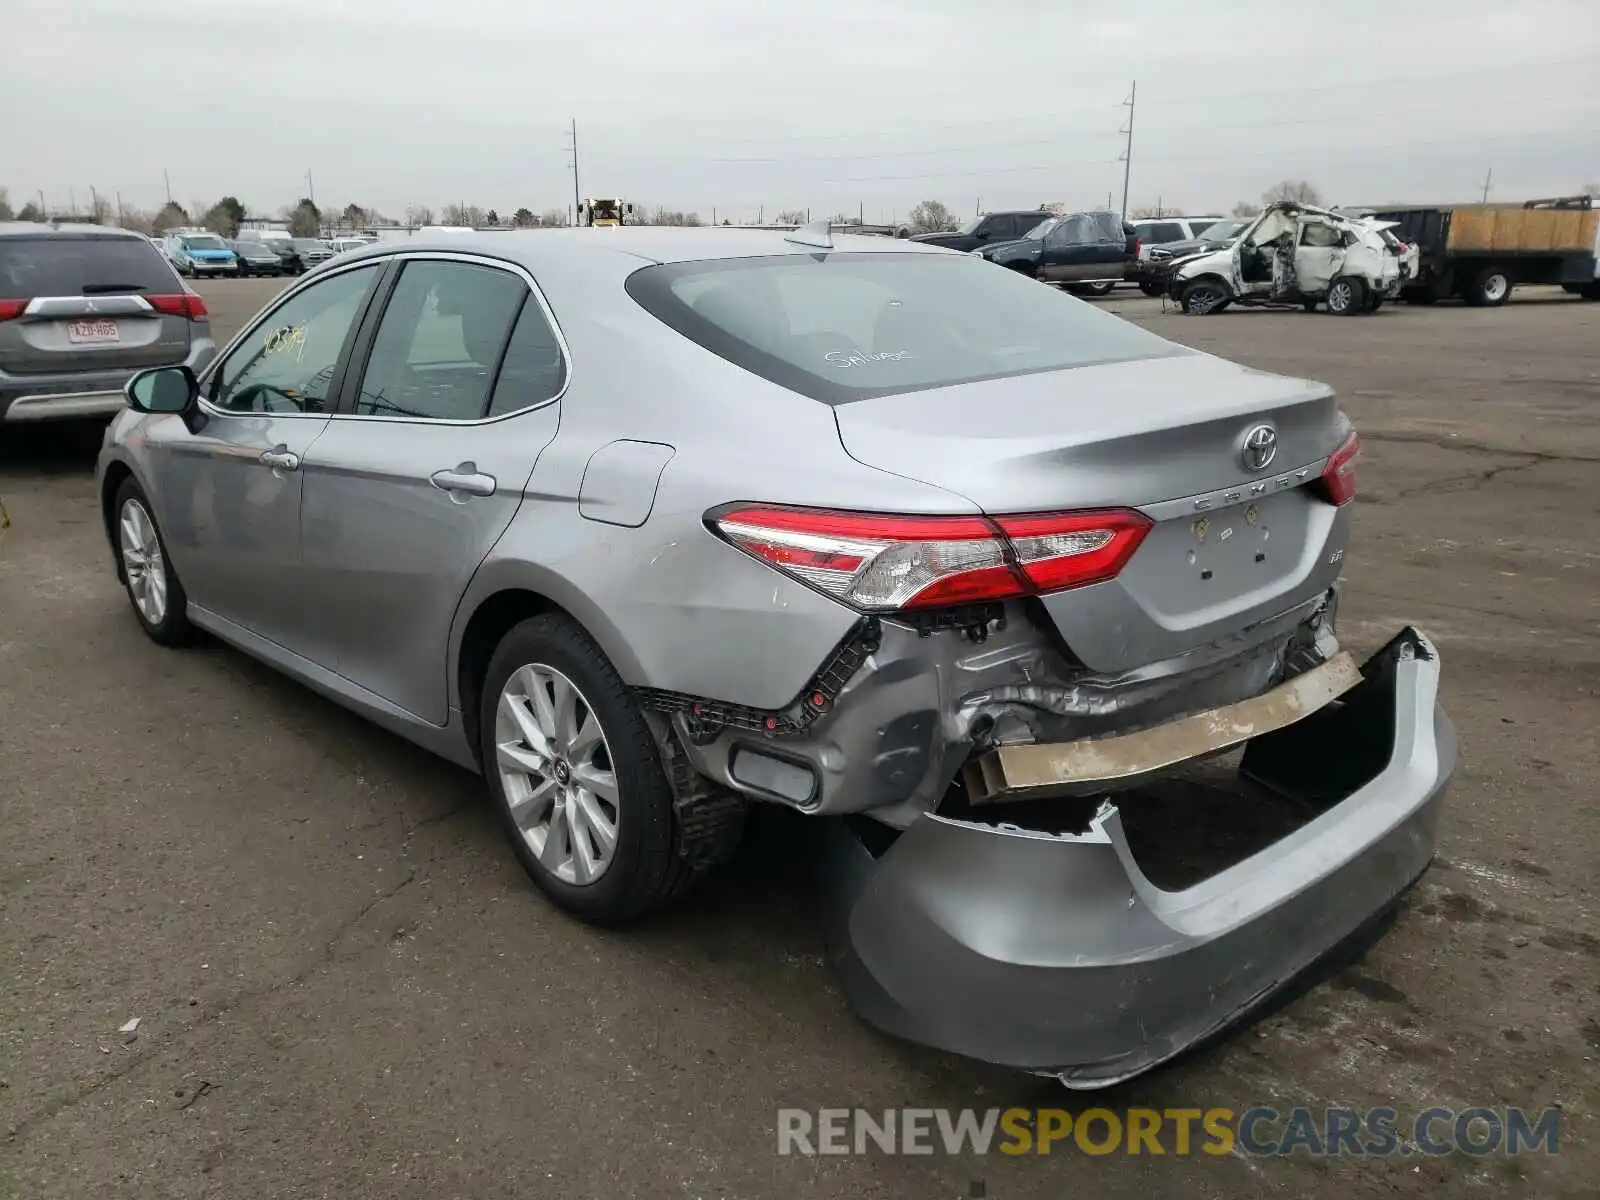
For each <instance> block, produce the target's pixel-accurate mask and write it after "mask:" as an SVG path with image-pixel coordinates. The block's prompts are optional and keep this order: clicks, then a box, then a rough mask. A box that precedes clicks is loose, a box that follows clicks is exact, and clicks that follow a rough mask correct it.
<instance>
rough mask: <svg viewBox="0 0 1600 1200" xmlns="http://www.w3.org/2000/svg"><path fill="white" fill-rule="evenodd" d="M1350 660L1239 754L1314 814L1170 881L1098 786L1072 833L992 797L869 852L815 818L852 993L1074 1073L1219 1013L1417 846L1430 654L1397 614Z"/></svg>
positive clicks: (919, 1033)
mask: <svg viewBox="0 0 1600 1200" xmlns="http://www.w3.org/2000/svg"><path fill="white" fill-rule="evenodd" d="M1361 674H1362V680H1361V682H1360V683H1359V684H1358V685H1356V686H1355V687H1354V688H1352V689H1350V690H1348V691H1346V692H1344V694H1343V695H1342V696H1341V698H1340V699H1338V700H1337V701H1335V702H1333V703H1331V704H1329V705H1327V706H1326V707H1323V708H1321V709H1319V710H1318V711H1316V712H1315V713H1313V714H1312V715H1311V716H1309V717H1307V718H1305V719H1304V720H1301V721H1298V722H1296V723H1294V724H1290V725H1287V726H1286V727H1283V728H1280V729H1277V730H1275V731H1274V732H1271V733H1268V734H1265V735H1264V736H1261V737H1257V738H1255V739H1254V740H1252V741H1250V742H1248V743H1247V745H1246V750H1245V755H1244V759H1243V761H1242V763H1241V767H1240V771H1241V774H1243V775H1244V776H1246V777H1247V778H1249V779H1251V780H1253V781H1254V782H1255V783H1256V784H1260V785H1264V786H1265V787H1267V788H1270V789H1271V790H1272V791H1273V792H1274V793H1275V794H1279V795H1288V796H1292V797H1294V798H1295V799H1296V801H1297V802H1298V803H1300V804H1301V805H1302V806H1304V807H1306V808H1307V809H1308V810H1309V811H1311V812H1313V813H1314V814H1315V815H1314V816H1312V817H1311V819H1310V820H1309V821H1307V822H1306V823H1304V824H1303V825H1301V826H1300V827H1299V828H1297V829H1295V830H1294V832H1292V833H1289V834H1288V835H1287V836H1285V837H1283V838H1281V839H1280V840H1278V841H1276V842H1274V843H1273V844H1272V845H1270V846H1268V847H1266V848H1265V849H1262V850H1259V851H1258V852H1256V853H1254V854H1252V855H1251V856H1250V857H1248V858H1245V859H1244V860H1243V861H1241V862H1238V863H1236V864H1235V865H1233V866H1230V867H1228V868H1226V869H1224V870H1222V871H1221V872H1219V873H1217V874H1214V875H1212V876H1210V877H1209V878H1206V879H1204V880H1202V881H1201V882H1199V883H1195V884H1193V885H1191V886H1188V887H1186V888H1184V889H1183V890H1178V891H1164V890H1162V889H1161V888H1159V887H1157V886H1156V885H1154V884H1153V883H1151V881H1150V879H1149V878H1148V876H1147V873H1146V872H1145V871H1144V870H1142V869H1141V868H1140V866H1139V864H1138V863H1136V862H1135V860H1134V856H1133V853H1132V851H1131V850H1130V847H1129V839H1128V836H1127V833H1126V831H1125V829H1124V822H1123V816H1122V814H1121V813H1120V812H1119V811H1118V810H1117V809H1116V808H1115V807H1113V806H1112V805H1111V804H1110V803H1106V804H1104V805H1103V806H1102V807H1101V809H1100V811H1099V813H1098V814H1097V815H1096V816H1095V818H1094V820H1093V822H1092V823H1091V825H1090V828H1089V829H1088V831H1087V832H1086V833H1082V834H1076V835H1075V834H1051V833H1048V832H1041V831H1037V830H1030V829H1024V828H1020V827H1018V826H1016V825H1008V824H1004V823H1001V822H1004V821H1005V819H1006V815H1005V807H1004V806H1003V805H999V806H996V808H995V809H994V810H992V811H993V814H994V818H993V819H994V821H995V822H996V823H994V824H989V823H984V822H979V821H974V820H970V819H968V820H954V819H950V818H947V817H941V816H938V815H937V814H929V815H925V816H922V817H920V818H919V819H917V820H916V821H914V822H913V823H912V824H911V826H910V827H909V828H908V829H907V830H906V831H905V832H904V833H902V834H900V835H899V837H898V838H897V839H895V840H894V841H893V842H892V844H890V845H888V847H887V849H886V850H883V851H882V852H881V853H880V854H878V855H877V856H876V857H875V856H874V854H873V853H872V852H871V851H870V850H869V849H868V848H867V846H866V844H865V843H864V842H863V841H861V840H859V839H858V838H857V837H856V835H855V834H854V833H852V832H851V830H850V829H849V828H848V827H847V826H846V825H845V824H844V823H843V822H834V823H833V827H832V828H831V829H830V831H829V837H830V841H831V849H830V853H829V855H828V858H827V869H828V871H829V873H830V886H829V888H828V890H827V901H828V904H829V909H830V942H831V948H832V950H833V953H834V956H835V959H836V961H837V962H838V965H839V967H840V970H841V978H842V982H843V984H844V987H845V990H846V992H847V994H848V996H849V998H850V1000H851V1002H852V1003H853V1004H854V1005H855V1007H856V1008H857V1009H858V1011H859V1012H861V1014H862V1015H863V1016H864V1017H866V1018H867V1019H868V1020H869V1021H871V1022H872V1023H873V1024H875V1025H877V1026H879V1027H880V1028H882V1029H884V1030H886V1031H888V1032H890V1033H893V1034H896V1035H898V1036H901V1037H904V1038H907V1039H910V1040H913V1041H917V1042H923V1043H926V1044H929V1045H932V1046H936V1047H939V1048H942V1049H945V1050H949V1051H953V1052H955V1053H958V1054H962V1055H966V1056H969V1057H972V1058H977V1059H982V1060H985V1061H988V1062H992V1063H997V1064H1002V1065H1005V1066H1010V1067H1016V1068H1020V1069H1024V1070H1028V1071H1033V1072H1036V1073H1040V1074H1048V1075H1054V1076H1057V1077H1059V1078H1060V1079H1061V1081H1062V1082H1063V1083H1065V1084H1066V1085H1067V1086H1069V1087H1074V1088H1093V1087H1101V1086H1106V1085H1109V1084H1112V1083H1115V1082H1118V1081H1120V1080H1122V1079H1126V1078H1128V1077H1130V1076H1133V1075H1137V1074H1139V1073H1141V1072H1143V1071H1146V1070H1148V1069H1150V1068H1151V1067H1154V1066H1156V1065H1157V1064H1159V1063H1161V1062H1163V1061H1164V1060H1166V1059H1169V1058H1171V1057H1173V1056H1174V1055H1176V1054H1178V1053H1180V1052H1182V1051H1183V1050H1185V1049H1186V1048H1188V1047H1190V1046H1193V1045H1195V1044H1196V1043H1198V1042H1200V1041H1203V1040H1204V1039H1206V1038H1207V1037H1208V1036H1209V1035H1211V1034H1213V1033H1215V1032H1216V1031H1218V1030H1220V1029H1221V1028H1223V1027H1224V1026H1226V1025H1228V1024H1230V1023H1231V1022H1234V1021H1236V1020H1238V1019H1239V1018H1241V1017H1242V1016H1244V1015H1245V1014H1246V1013H1248V1012H1249V1011H1251V1010H1252V1009H1253V1008H1256V1007H1257V1006H1259V1005H1260V1004H1261V1003H1263V1002H1264V1001H1265V1000H1266V999H1268V998H1269V997H1270V996H1272V995H1273V994H1274V993H1275V992H1276V991H1278V990H1279V989H1281V988H1282V987H1284V986H1285V985H1286V984H1288V983H1289V982H1290V981H1291V980H1292V979H1293V978H1294V977H1295V976H1296V975H1298V974H1300V973H1301V972H1303V971H1304V970H1305V969H1306V968H1307V967H1309V966H1311V965H1312V964H1313V963H1314V962H1316V961H1317V960H1318V959H1319V958H1321V957H1323V956H1325V955H1326V954H1327V953H1328V952H1329V951H1330V950H1332V949H1333V948H1335V947H1336V946H1337V945H1338V944H1339V943H1341V942H1342V941H1344V940H1345V939H1346V938H1348V937H1349V936H1350V935H1352V934H1353V933H1355V932H1356V931H1358V930H1359V929H1361V928H1362V927H1363V926H1364V925H1366V924H1367V923H1368V922H1369V921H1370V920H1371V919H1372V918H1373V917H1374V916H1376V915H1378V914H1380V913H1381V912H1382V911H1383V910H1384V909H1385V908H1386V907H1387V906H1389V904H1390V903H1391V902H1392V901H1393V900H1394V899H1395V898H1396V897H1397V896H1398V895H1399V894H1400V893H1401V892H1403V891H1404V890H1405V889H1406V888H1407V887H1408V886H1409V885H1410V884H1411V883H1412V882H1413V881H1415V879H1416V878H1417V877H1418V876H1419V875H1420V874H1421V873H1422V872H1423V870H1424V869H1425V868H1426V867H1427V864H1428V862H1429V860H1430V859H1431V857H1432V855H1433V852H1434V844H1435V833H1436V824H1437V820H1438V814H1439V808H1440V804H1441V799H1442V796H1443V794H1444V788H1445V784H1446V782H1447V781H1448V779H1449V776H1450V774H1451V771H1452V770H1453V768H1454V765H1455V754H1456V742H1455V732H1454V729H1453V727H1452V726H1451V724H1450V721H1449V719H1448V717H1446V716H1445V714H1444V712H1443V710H1442V709H1441V708H1440V706H1439V703H1438V685H1439V660H1438V655H1437V653H1436V652H1435V650H1434V648H1433V646H1432V644H1431V643H1430V642H1429V641H1428V639H1427V638H1426V637H1425V636H1424V635H1422V634H1421V633H1419V632H1417V631H1415V630H1413V629H1407V630H1405V631H1403V632H1402V633H1401V634H1399V635H1398V636H1397V637H1396V638H1395V639H1394V640H1393V641H1391V642H1390V643H1389V644H1388V645H1387V646H1385V647H1384V648H1383V649H1382V650H1381V651H1379V652H1378V653H1377V654H1375V655H1374V656H1373V657H1372V658H1371V659H1370V660H1368V662H1367V663H1366V664H1365V665H1364V666H1363V667H1362V668H1361ZM1119 799H1121V800H1122V801H1123V803H1124V805H1125V806H1126V805H1129V804H1136V803H1137V802H1138V800H1137V796H1136V795H1130V796H1124V797H1119ZM984 811H985V813H986V814H987V812H989V811H990V810H984Z"/></svg>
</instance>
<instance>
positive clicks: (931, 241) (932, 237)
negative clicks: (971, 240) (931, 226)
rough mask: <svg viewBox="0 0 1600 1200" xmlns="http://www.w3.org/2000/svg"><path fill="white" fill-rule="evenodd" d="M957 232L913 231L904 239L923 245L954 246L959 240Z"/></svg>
mask: <svg viewBox="0 0 1600 1200" xmlns="http://www.w3.org/2000/svg"><path fill="white" fill-rule="evenodd" d="M961 237H962V235H961V234H959V233H914V234H912V235H911V236H910V237H909V238H907V239H906V240H907V241H908V242H921V243H922V244H923V245H924V246H944V247H946V248H948V247H951V246H954V245H955V244H956V243H957V242H959V241H960V240H961Z"/></svg>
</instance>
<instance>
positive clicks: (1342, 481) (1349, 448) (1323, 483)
mask: <svg viewBox="0 0 1600 1200" xmlns="http://www.w3.org/2000/svg"><path fill="white" fill-rule="evenodd" d="M1360 456H1361V439H1360V438H1359V437H1357V436H1356V433H1355V430H1353V429H1352V430H1351V431H1350V436H1349V437H1347V438H1345V440H1344V442H1343V444H1342V445H1340V447H1339V448H1338V449H1337V450H1335V451H1334V452H1333V453H1332V454H1330V455H1328V464H1327V466H1325V467H1323V468H1322V475H1321V477H1320V478H1319V479H1318V480H1317V486H1318V489H1319V490H1320V491H1321V492H1322V496H1323V498H1324V499H1325V500H1327V501H1328V503H1329V504H1349V503H1350V501H1352V500H1354V499H1355V498H1356V459H1357V458H1359V457H1360Z"/></svg>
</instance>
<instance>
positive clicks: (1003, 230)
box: [910, 208, 1050, 252]
mask: <svg viewBox="0 0 1600 1200" xmlns="http://www.w3.org/2000/svg"><path fill="white" fill-rule="evenodd" d="M1049 216H1050V214H1049V212H1047V211H1046V210H1044V209H1042V208H1035V209H1015V210H1012V211H1008V212H992V213H984V214H983V215H982V216H977V217H973V218H972V220H970V221H968V222H967V223H966V224H965V225H963V226H962V227H961V228H960V229H957V230H954V231H953V232H950V233H919V234H917V235H916V236H914V237H912V238H911V239H910V240H911V241H913V242H921V243H922V244H923V245H925V246H943V247H944V248H945V249H946V250H966V251H969V252H970V251H973V250H978V249H981V248H982V247H984V246H998V245H1000V244H1001V243H1002V242H1014V241H1016V240H1017V239H1018V238H1020V237H1021V236H1022V235H1023V234H1025V233H1027V232H1028V230H1030V229H1032V228H1033V227H1034V226H1035V225H1037V224H1038V223H1039V222H1040V221H1043V220H1045V219H1046V218H1047V217H1049Z"/></svg>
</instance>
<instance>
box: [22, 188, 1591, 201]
mask: <svg viewBox="0 0 1600 1200" xmlns="http://www.w3.org/2000/svg"><path fill="white" fill-rule="evenodd" d="M1579 191H1581V192H1582V193H1583V194H1584V195H1585V196H1589V197H1592V198H1593V199H1595V200H1600V183H1586V184H1584V185H1583V187H1582V188H1580V189H1579ZM4 203H5V194H4V193H3V192H0V204H4Z"/></svg>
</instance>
